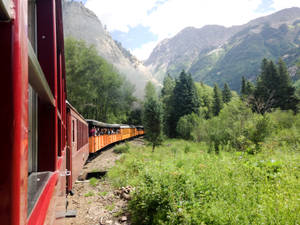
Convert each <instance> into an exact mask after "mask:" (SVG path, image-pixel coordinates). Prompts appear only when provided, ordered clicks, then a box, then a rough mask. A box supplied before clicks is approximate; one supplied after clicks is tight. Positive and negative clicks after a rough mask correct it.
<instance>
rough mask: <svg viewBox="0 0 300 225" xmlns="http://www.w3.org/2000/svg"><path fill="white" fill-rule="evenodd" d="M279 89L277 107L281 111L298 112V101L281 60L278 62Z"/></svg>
mask: <svg viewBox="0 0 300 225" xmlns="http://www.w3.org/2000/svg"><path fill="white" fill-rule="evenodd" d="M278 75H279V89H278V101H277V106H278V107H280V108H281V109H283V110H288V109H291V110H293V111H294V112H297V111H298V108H297V104H298V103H299V99H298V98H297V97H296V94H295V88H294V87H293V85H292V82H291V79H290V76H289V74H288V71H287V68H286V65H285V63H284V62H283V60H282V59H279V61H278Z"/></svg>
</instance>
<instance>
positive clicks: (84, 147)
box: [67, 104, 89, 191]
mask: <svg viewBox="0 0 300 225" xmlns="http://www.w3.org/2000/svg"><path fill="white" fill-rule="evenodd" d="M67 118H68V120H67V121H68V135H67V140H68V157H67V171H68V175H69V176H68V179H67V181H68V186H67V190H68V191H71V190H72V187H73V185H74V183H75V181H76V179H77V177H78V176H79V175H80V172H81V170H82V167H83V165H84V163H85V162H86V160H87V158H88V155H89V140H88V124H87V123H86V121H85V120H84V119H83V117H81V115H80V114H79V113H78V112H77V111H76V110H75V109H74V108H73V107H72V106H71V105H70V104H68V110H67Z"/></svg>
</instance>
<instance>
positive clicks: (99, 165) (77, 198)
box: [66, 138, 144, 225]
mask: <svg viewBox="0 0 300 225" xmlns="http://www.w3.org/2000/svg"><path fill="white" fill-rule="evenodd" d="M129 143H130V144H131V145H143V144H144V142H143V138H136V139H134V140H132V141H130V142H129ZM116 146H117V145H115V146H113V147H111V148H108V149H106V150H105V151H102V152H101V154H99V155H98V156H96V157H95V158H93V159H92V160H91V161H89V162H88V163H87V164H86V165H85V166H84V168H83V171H82V172H83V174H85V173H91V172H104V171H108V170H109V169H110V168H112V167H113V166H114V165H115V161H116V160H118V159H119V158H120V157H121V155H120V154H115V153H114V152H113V149H114V147H116ZM127 189H130V187H127V188H126V187H123V190H122V189H119V190H118V189H117V190H116V189H115V188H113V187H112V185H111V184H110V183H109V182H108V181H107V180H106V179H105V177H104V178H101V179H100V180H99V182H98V184H97V185H95V186H92V185H91V184H90V182H89V181H88V180H83V181H76V183H75V185H74V186H73V192H74V195H73V196H70V195H69V196H68V202H69V206H68V210H76V211H77V214H76V217H74V218H66V224H68V225H120V224H122V225H128V224H130V216H129V215H128V213H127V210H126V208H127V200H128V198H127V197H128V196H129V195H127V194H126V193H128V192H127ZM123 192H126V193H123ZM122 194H123V195H122ZM124 195H125V197H124ZM126 199H127V200H126Z"/></svg>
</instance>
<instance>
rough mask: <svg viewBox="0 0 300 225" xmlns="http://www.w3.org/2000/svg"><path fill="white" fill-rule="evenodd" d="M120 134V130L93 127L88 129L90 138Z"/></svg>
mask: <svg viewBox="0 0 300 225" xmlns="http://www.w3.org/2000/svg"><path fill="white" fill-rule="evenodd" d="M119 133H120V129H116V128H99V127H95V126H94V127H93V128H92V129H90V136H100V135H104V134H108V135H111V134H119Z"/></svg>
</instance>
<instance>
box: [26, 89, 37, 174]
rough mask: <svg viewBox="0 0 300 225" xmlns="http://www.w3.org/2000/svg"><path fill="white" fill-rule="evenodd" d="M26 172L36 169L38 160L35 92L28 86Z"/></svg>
mask: <svg viewBox="0 0 300 225" xmlns="http://www.w3.org/2000/svg"><path fill="white" fill-rule="evenodd" d="M28 99H29V100H28V173H29V174H30V173H32V172H36V171H37V166H38V165H37V161H38V142H37V141H38V107H37V106H38V101H37V94H36V92H35V91H34V90H33V89H32V87H31V86H30V85H29V88H28Z"/></svg>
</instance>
